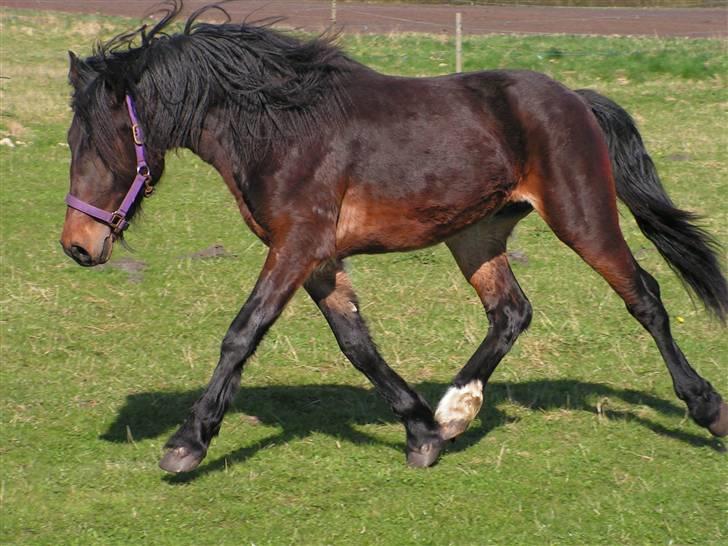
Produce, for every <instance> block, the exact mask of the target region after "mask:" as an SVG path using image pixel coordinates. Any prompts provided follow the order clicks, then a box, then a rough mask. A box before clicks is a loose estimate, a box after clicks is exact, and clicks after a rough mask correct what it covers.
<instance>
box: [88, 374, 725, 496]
mask: <svg viewBox="0 0 728 546" xmlns="http://www.w3.org/2000/svg"><path fill="white" fill-rule="evenodd" d="M447 387H448V385H445V384H438V383H421V384H419V385H417V389H418V390H419V391H420V392H421V393H422V394H423V395H424V396H425V397H426V398H427V399H429V400H437V399H438V398H439V397H440V396H441V395H442V394H443V393H444V391H445V389H446V388H447ZM201 393H202V391H201V390H194V391H185V392H147V393H139V394H132V395H130V396H128V397H127V400H126V404H125V405H124V406H123V407H122V408H121V410H120V411H119V414H118V415H117V417H116V420H115V421H114V423H112V425H111V426H110V427H109V429H108V430H107V431H106V432H105V433H104V434H103V435H102V436H101V438H102V439H103V440H107V441H109V442H117V443H122V442H127V441H128V431H131V432H132V435H133V437H134V439H135V440H143V439H147V438H157V437H159V436H161V435H162V434H165V433H169V432H171V430H170V429H172V428H173V427H175V426H176V425H179V424H180V423H182V421H183V420H184V418H185V417H186V415H187V412H188V410H189V408H190V407H191V405H192V404H193V403H194V401H195V400H196V399H197V398H198V397H199V396H200V394H201ZM604 399H613V400H621V401H622V402H626V403H628V404H632V405H635V406H647V407H649V408H651V409H652V410H654V411H656V412H659V413H661V414H664V415H672V416H683V415H685V410H684V409H683V408H682V407H680V406H678V405H676V404H674V403H672V402H668V401H666V400H662V399H660V398H656V397H654V396H652V395H650V394H647V393H644V392H640V391H636V390H632V389H616V388H613V387H610V386H607V385H603V384H600V383H587V382H582V381H575V380H567V379H562V380H541V381H527V382H524V383H504V382H492V383H489V384H488V386H487V387H486V397H485V402H484V404H483V409H482V410H481V412H480V424H479V426H474V427H471V428H470V429H469V430H468V431H467V432H466V433H464V434H463V435H462V436H460V437H459V438H458V440H457V442H455V443H453V444H450V446H449V447H448V450H449V451H461V450H463V449H466V448H468V447H470V446H471V445H473V444H475V443H477V442H478V441H479V440H480V439H481V438H483V436H485V435H486V434H487V433H488V432H490V431H491V430H493V429H494V428H496V427H499V426H502V425H504V424H506V423H508V422H511V421H513V420H514V419H513V418H512V417H509V416H508V415H506V413H505V412H503V411H501V410H500V409H498V405H500V404H501V403H503V402H509V403H512V404H517V405H520V406H523V407H526V408H529V409H531V410H554V409H570V410H576V411H588V412H591V413H595V414H597V413H601V414H602V415H604V416H605V417H606V418H608V419H611V420H618V419H621V420H626V421H631V422H635V423H638V424H640V425H642V426H644V427H646V428H648V429H650V430H651V431H653V432H655V433H657V434H660V435H663V436H668V437H670V438H674V439H676V440H679V441H681V442H685V443H687V444H690V445H693V446H696V447H711V448H713V449H716V450H719V451H720V450H721V445H722V444H720V442H716V441H715V440H712V439H710V438H709V437H708V436H701V435H698V434H692V433H690V432H684V431H681V430H674V429H669V428H667V427H665V426H663V425H661V424H659V423H655V422H653V421H651V420H649V419H647V418H645V417H642V416H640V415H638V412H637V411H630V410H620V411H616V410H610V409H605V407H601V406H600V407H599V408H598V407H597V404H598V402H599V401H603V400H604ZM230 413H232V414H235V413H238V414H240V413H242V414H246V415H249V416H254V417H251V418H250V421H251V423H256V422H260V423H262V424H265V425H272V426H276V427H279V428H280V429H281V431H280V432H279V433H278V434H275V435H273V436H271V437H269V438H266V439H265V440H263V441H262V442H258V443H256V444H255V445H251V446H247V447H243V448H241V449H238V450H236V451H234V452H232V453H229V454H227V455H224V456H222V457H220V458H218V459H215V460H213V461H210V462H208V463H206V464H203V465H202V467H200V468H198V469H197V470H195V471H193V472H191V473H188V474H185V475H180V476H174V477H170V478H168V479H169V480H170V481H172V482H184V481H189V480H192V479H195V478H196V477H198V476H200V475H202V474H206V473H209V472H214V471H217V470H221V469H223V468H224V467H225V465H226V464H228V463H235V462H240V461H244V460H245V459H247V458H248V457H251V456H252V455H254V454H255V453H257V452H258V451H260V450H262V449H265V448H266V447H269V446H271V445H273V444H280V443H284V442H287V441H289V440H292V439H296V438H303V437H306V436H308V435H310V434H312V433H322V434H327V435H330V436H334V437H336V438H341V439H343V440H346V441H349V442H352V443H355V444H370V443H377V444H380V445H386V446H389V447H391V448H392V449H395V450H398V451H403V450H404V433H403V434H402V440H403V441H402V443H391V442H386V441H383V440H381V439H379V438H375V437H372V436H369V435H367V434H365V433H363V432H361V431H358V430H356V429H355V428H353V425H365V424H374V423H393V422H396V419H395V417H394V415H392V413H391V412H390V411H389V409H388V408H387V407H386V405H385V404H384V402H382V401H381V400H380V399H379V397H378V396H377V395H376V393H375V392H374V391H373V390H371V389H364V388H360V387H352V386H348V385H300V386H270V387H245V386H243V387H242V388H241V391H240V394H238V396H237V398H236V402H235V404H234V405H233V406H232V408H231V410H230ZM723 449H724V448H723Z"/></svg>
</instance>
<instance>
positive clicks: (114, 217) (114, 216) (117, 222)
mask: <svg viewBox="0 0 728 546" xmlns="http://www.w3.org/2000/svg"><path fill="white" fill-rule="evenodd" d="M124 220H126V218H124V215H123V214H121V213H120V212H119V211H116V212H112V213H111V219H110V220H109V226H111V229H112V231H114V232H117V231H121V230H122V229H123V228H120V227H119V226H121V225H122V224H123V223H124Z"/></svg>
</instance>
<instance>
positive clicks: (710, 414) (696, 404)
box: [681, 382, 726, 432]
mask: <svg viewBox="0 0 728 546" xmlns="http://www.w3.org/2000/svg"><path fill="white" fill-rule="evenodd" d="M681 398H682V397H681ZM684 400H685V403H686V404H687V406H688V411H689V412H690V417H692V419H693V421H695V422H696V423H697V424H698V425H700V426H701V427H705V428H708V429H711V432H712V428H711V427H714V426H715V424H716V423H719V422H720V421H721V413H725V411H726V410H724V409H723V407H724V406H725V402H723V400H722V398H721V396H720V395H719V394H718V393H717V392H715V390H713V388H712V387H711V385H710V383H708V382H706V387H705V389H704V390H703V392H701V393H700V394H699V395H697V396H695V395H693V396H690V397H685V398H684Z"/></svg>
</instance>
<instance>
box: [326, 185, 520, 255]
mask: <svg viewBox="0 0 728 546" xmlns="http://www.w3.org/2000/svg"><path fill="white" fill-rule="evenodd" d="M439 197H440V198H438V196H437V195H435V196H424V195H413V196H409V197H407V198H400V199H381V198H379V199H378V198H376V197H374V196H372V195H371V194H370V193H369V192H367V191H366V190H365V189H364V188H356V189H353V190H350V191H348V192H347V193H346V196H345V197H344V200H343V202H342V205H341V209H340V213H339V220H338V223H337V227H336V249H337V255H338V256H339V257H340V258H343V257H346V256H349V255H352V254H366V253H380V252H397V251H403V250H415V249H418V248H424V247H426V246H430V245H433V244H436V243H439V242H441V241H443V240H445V239H447V238H448V237H450V236H452V235H454V234H455V233H457V232H458V231H460V230H461V229H463V228H465V227H467V226H469V225H471V224H473V223H475V222H477V221H478V220H480V219H481V218H484V217H485V216H488V215H490V214H492V213H493V212H495V211H497V210H498V209H499V208H500V207H501V206H502V205H503V204H504V203H505V201H506V199H507V192H506V191H505V190H503V189H502V188H494V189H493V190H492V191H484V192H479V193H476V194H474V195H473V194H470V193H467V192H466V193H463V194H462V195H460V196H459V197H460V199H456V198H455V196H453V195H450V199H444V198H442V196H439Z"/></svg>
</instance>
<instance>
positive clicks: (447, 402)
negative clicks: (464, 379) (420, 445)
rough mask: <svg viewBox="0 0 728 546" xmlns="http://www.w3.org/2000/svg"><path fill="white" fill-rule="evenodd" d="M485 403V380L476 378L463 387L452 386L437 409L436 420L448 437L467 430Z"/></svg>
mask: <svg viewBox="0 0 728 546" xmlns="http://www.w3.org/2000/svg"><path fill="white" fill-rule="evenodd" d="M482 405H483V382H482V381H481V380H480V379H475V380H473V381H471V382H470V383H468V384H467V385H464V386H462V387H450V388H449V389H448V390H447V392H446V393H445V396H443V397H442V400H440V403H439V404H438V405H437V410H436V411H435V420H436V421H437V422H438V423H439V424H440V426H441V427H442V428H443V434H444V435H445V437H446V438H447V439H449V438H453V437H455V436H457V435H458V434H461V433H463V432H465V430H466V429H467V428H468V425H469V424H470V422H471V421H472V420H473V419H475V416H476V415H478V412H479V411H480V407H481V406H482Z"/></svg>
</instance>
